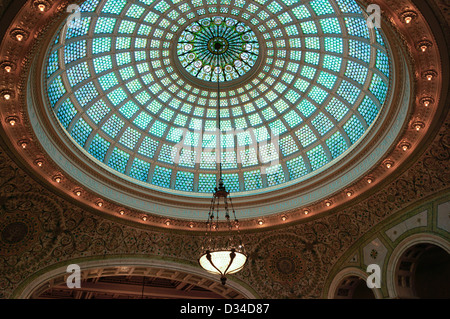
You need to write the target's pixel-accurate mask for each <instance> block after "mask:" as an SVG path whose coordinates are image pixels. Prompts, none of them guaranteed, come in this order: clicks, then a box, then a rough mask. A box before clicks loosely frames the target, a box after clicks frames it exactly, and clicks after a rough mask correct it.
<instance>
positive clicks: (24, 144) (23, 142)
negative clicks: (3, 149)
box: [17, 140, 28, 149]
mask: <svg viewBox="0 0 450 319" xmlns="http://www.w3.org/2000/svg"><path fill="white" fill-rule="evenodd" d="M17 145H19V146H20V147H22V148H23V149H26V148H27V146H28V141H27V140H20V141H19V142H18V143H17Z"/></svg>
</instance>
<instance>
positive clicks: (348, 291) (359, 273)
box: [327, 267, 382, 299]
mask: <svg viewBox="0 0 450 319" xmlns="http://www.w3.org/2000/svg"><path fill="white" fill-rule="evenodd" d="M368 277H369V274H368V273H366V272H364V271H363V270H361V269H359V268H356V267H349V268H345V269H343V270H341V271H340V272H339V273H338V274H337V275H336V276H335V277H334V279H333V281H332V282H331V284H330V288H329V290H328V295H327V298H328V299H381V298H382V295H381V291H380V289H370V288H368V287H367V284H366V281H367V278H368Z"/></svg>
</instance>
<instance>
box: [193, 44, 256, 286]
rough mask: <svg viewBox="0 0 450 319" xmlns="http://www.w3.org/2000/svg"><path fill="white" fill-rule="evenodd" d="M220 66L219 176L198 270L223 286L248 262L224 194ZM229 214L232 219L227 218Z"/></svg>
mask: <svg viewBox="0 0 450 319" xmlns="http://www.w3.org/2000/svg"><path fill="white" fill-rule="evenodd" d="M213 41H214V46H212V53H213V54H214V53H215V54H217V59H216V60H217V61H218V60H219V58H218V56H219V54H220V53H219V52H222V51H223V41H221V39H220V37H216V38H215V40H213ZM220 71H221V70H220V66H219V64H218V63H217V66H216V67H215V68H214V72H215V73H216V74H217V123H218V139H217V140H218V141H217V142H218V145H219V146H218V147H217V149H218V156H217V157H216V158H218V161H219V163H218V164H219V165H218V166H219V174H218V185H217V187H215V188H214V193H213V197H212V200H211V206H210V209H209V212H208V220H207V222H206V236H205V239H204V243H203V247H202V254H201V256H200V258H199V264H200V266H201V267H202V268H203V269H205V270H206V271H208V272H210V273H213V274H217V275H220V280H221V282H222V284H223V285H225V283H226V280H227V278H226V276H227V275H228V274H234V273H237V272H238V271H240V270H242V268H243V267H244V266H245V263H246V262H247V255H246V254H245V251H244V245H243V244H242V240H241V238H240V232H239V221H238V219H237V218H236V212H235V210H234V207H233V202H232V200H231V197H230V193H229V192H228V191H227V190H226V188H225V185H224V182H223V178H222V145H221V133H222V131H221V126H220V73H221V72H220ZM221 211H222V213H224V215H223V217H222V218H224V221H223V222H222V221H221ZM230 211H231V212H232V218H231V216H230ZM222 225H223V226H224V227H225V228H226V229H225V232H223V234H222V233H219V227H220V228H221V227H222Z"/></svg>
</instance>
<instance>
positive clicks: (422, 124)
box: [412, 121, 425, 132]
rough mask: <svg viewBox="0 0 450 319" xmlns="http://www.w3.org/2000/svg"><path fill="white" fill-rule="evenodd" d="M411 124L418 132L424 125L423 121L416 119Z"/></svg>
mask: <svg viewBox="0 0 450 319" xmlns="http://www.w3.org/2000/svg"><path fill="white" fill-rule="evenodd" d="M412 126H413V128H414V129H415V130H416V131H417V132H418V131H420V130H421V129H423V128H424V127H425V123H423V122H420V121H417V122H414V123H413V125H412Z"/></svg>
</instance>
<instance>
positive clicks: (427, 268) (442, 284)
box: [414, 246, 450, 299]
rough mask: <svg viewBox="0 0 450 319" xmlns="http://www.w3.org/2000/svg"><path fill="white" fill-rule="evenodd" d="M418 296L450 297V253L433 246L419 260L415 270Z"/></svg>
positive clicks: (432, 297)
mask: <svg viewBox="0 0 450 319" xmlns="http://www.w3.org/2000/svg"><path fill="white" fill-rule="evenodd" d="M414 279H415V289H416V294H417V297H419V298H425V299H450V254H448V253H447V252H446V251H444V250H443V249H442V248H439V247H436V246H433V247H432V248H430V249H428V250H427V251H425V252H424V253H423V254H422V256H420V259H419V260H418V262H417V268H416V271H415V278H414Z"/></svg>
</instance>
